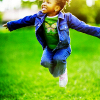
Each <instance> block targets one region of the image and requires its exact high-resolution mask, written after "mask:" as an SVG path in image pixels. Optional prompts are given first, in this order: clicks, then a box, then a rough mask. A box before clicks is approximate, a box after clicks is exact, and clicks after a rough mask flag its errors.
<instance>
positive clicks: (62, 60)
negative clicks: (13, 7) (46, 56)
mask: <svg viewBox="0 0 100 100" xmlns="http://www.w3.org/2000/svg"><path fill="white" fill-rule="evenodd" d="M53 60H54V62H57V63H66V59H64V58H61V57H57V56H56V57H54V58H53Z"/></svg>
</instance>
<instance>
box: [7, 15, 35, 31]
mask: <svg viewBox="0 0 100 100" xmlns="http://www.w3.org/2000/svg"><path fill="white" fill-rule="evenodd" d="M36 16H37V14H34V15H30V16H26V17H24V18H22V19H19V20H15V21H10V22H7V27H8V29H9V31H13V30H16V29H19V28H22V27H25V26H30V25H34V23H35V18H36Z"/></svg>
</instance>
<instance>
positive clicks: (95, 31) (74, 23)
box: [69, 13, 100, 38]
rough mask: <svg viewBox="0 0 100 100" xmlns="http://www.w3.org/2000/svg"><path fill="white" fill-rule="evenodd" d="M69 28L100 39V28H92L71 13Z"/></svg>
mask: <svg viewBox="0 0 100 100" xmlns="http://www.w3.org/2000/svg"><path fill="white" fill-rule="evenodd" d="M69 28H72V29H75V30H77V31H80V32H83V33H86V34H89V35H92V36H96V37H98V38H100V27H95V26H90V25H88V24H86V23H84V22H83V21H80V20H79V19H78V18H77V17H75V16H74V15H72V14H71V13H69Z"/></svg>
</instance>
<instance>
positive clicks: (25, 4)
mask: <svg viewBox="0 0 100 100" xmlns="http://www.w3.org/2000/svg"><path fill="white" fill-rule="evenodd" d="M41 3H42V1H41V0H36V1H34V2H30V1H23V0H22V7H23V8H26V7H28V8H31V6H32V5H34V4H37V5H38V8H40V7H41Z"/></svg>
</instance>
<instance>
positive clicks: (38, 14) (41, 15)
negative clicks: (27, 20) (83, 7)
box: [37, 11, 64, 20]
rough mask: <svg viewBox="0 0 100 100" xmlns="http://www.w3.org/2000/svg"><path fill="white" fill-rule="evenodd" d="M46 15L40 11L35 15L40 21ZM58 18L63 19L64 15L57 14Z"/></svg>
mask: <svg viewBox="0 0 100 100" xmlns="http://www.w3.org/2000/svg"><path fill="white" fill-rule="evenodd" d="M46 15H47V14H44V13H42V11H39V12H38V13H37V16H38V17H39V18H40V19H41V20H43V19H44V17H45V16H46ZM58 18H61V19H64V14H63V13H62V12H59V14H58Z"/></svg>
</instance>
